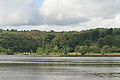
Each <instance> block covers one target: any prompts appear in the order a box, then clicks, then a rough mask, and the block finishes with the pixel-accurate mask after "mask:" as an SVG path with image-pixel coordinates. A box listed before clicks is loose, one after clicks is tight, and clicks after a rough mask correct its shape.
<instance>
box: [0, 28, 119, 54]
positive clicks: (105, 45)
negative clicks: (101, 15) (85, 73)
mask: <svg viewBox="0 0 120 80" xmlns="http://www.w3.org/2000/svg"><path fill="white" fill-rule="evenodd" d="M0 46H1V47H0V52H6V53H7V54H12V52H31V53H32V52H34V53H36V52H37V53H38V54H41V55H43V54H49V53H61V54H62V53H65V54H67V53H69V52H80V53H81V54H82V55H85V54H86V53H112V52H115V53H119V52H120V28H114V29H113V28H110V29H106V28H97V29H90V30H86V31H80V32H77V31H69V32H65V31H63V32H55V31H53V30H51V31H49V32H46V31H39V30H31V31H26V30H25V31H17V30H15V29H12V30H8V29H7V30H2V29H0Z"/></svg>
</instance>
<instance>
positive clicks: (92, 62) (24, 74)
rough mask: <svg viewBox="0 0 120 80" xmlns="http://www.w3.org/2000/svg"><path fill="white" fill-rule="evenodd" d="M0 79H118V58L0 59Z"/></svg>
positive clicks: (119, 79)
mask: <svg viewBox="0 0 120 80" xmlns="http://www.w3.org/2000/svg"><path fill="white" fill-rule="evenodd" d="M0 80H120V58H119V57H39V56H0Z"/></svg>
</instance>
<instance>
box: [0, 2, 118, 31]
mask: <svg viewBox="0 0 120 80" xmlns="http://www.w3.org/2000/svg"><path fill="white" fill-rule="evenodd" d="M98 27H105V28H110V27H117V28H120V0H0V28H2V29H19V30H23V29H27V30H31V29H38V30H44V31H49V30H56V31H63V30H65V31H71V30H77V31H79V30H85V29H91V28H98Z"/></svg>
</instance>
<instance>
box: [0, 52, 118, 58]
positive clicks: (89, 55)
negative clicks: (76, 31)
mask: <svg viewBox="0 0 120 80" xmlns="http://www.w3.org/2000/svg"><path fill="white" fill-rule="evenodd" d="M1 55H3V56H4V55H6V54H1ZM13 55H26V56H27V55H30V56H32V55H33V56H40V57H120V53H86V54H85V55H81V54H80V53H68V54H66V55H40V54H38V53H29V54H26V53H14V54H13Z"/></svg>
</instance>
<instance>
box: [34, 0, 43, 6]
mask: <svg viewBox="0 0 120 80" xmlns="http://www.w3.org/2000/svg"><path fill="white" fill-rule="evenodd" d="M42 2H43V0H35V5H36V6H40V4H41V3H42Z"/></svg>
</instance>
